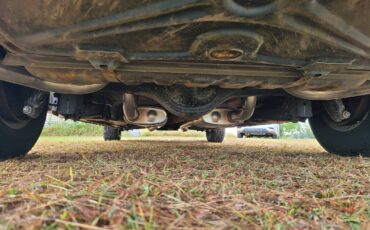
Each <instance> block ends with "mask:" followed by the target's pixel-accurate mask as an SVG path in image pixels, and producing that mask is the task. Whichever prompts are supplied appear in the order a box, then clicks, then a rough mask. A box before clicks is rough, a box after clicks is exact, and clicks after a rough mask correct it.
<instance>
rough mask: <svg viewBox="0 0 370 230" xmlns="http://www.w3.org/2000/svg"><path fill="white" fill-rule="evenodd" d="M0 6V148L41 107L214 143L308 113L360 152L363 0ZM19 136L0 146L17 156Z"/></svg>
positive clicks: (367, 27)
mask: <svg viewBox="0 0 370 230" xmlns="http://www.w3.org/2000/svg"><path fill="white" fill-rule="evenodd" d="M1 5H2V7H1V9H0V107H1V111H0V134H1V135H6V134H7V133H9V132H14V138H13V139H12V137H9V140H8V141H7V143H10V142H14V143H15V142H19V140H18V139H17V138H15V137H17V136H20V134H19V133H18V134H16V131H15V130H18V132H24V131H22V130H23V129H25V128H27V127H28V126H29V125H30V124H32V123H34V122H36V121H37V122H38V123H42V120H43V117H44V116H45V115H44V114H46V110H47V107H49V109H51V110H52V112H53V113H54V114H55V115H59V116H62V117H65V118H66V119H73V120H76V121H83V122H88V123H94V124H101V125H106V126H111V127H114V128H116V129H122V130H129V129H134V128H148V129H151V130H156V129H159V130H178V129H181V130H184V131H186V130H189V129H194V130H199V131H207V137H208V136H209V137H210V138H208V140H210V141H215V142H219V141H220V140H219V138H216V136H217V135H222V133H221V134H220V132H219V130H222V129H224V128H225V127H235V126H246V125H255V124H266V123H280V122H288V121H293V122H297V121H305V120H306V119H310V121H311V125H312V126H313V127H312V128H313V131H314V133H315V135H316V137H317V138H318V140H319V142H320V143H321V144H322V145H323V146H324V148H325V149H327V150H328V151H330V152H334V153H338V154H341V155H357V154H364V155H368V154H369V152H370V140H369V139H370V138H367V137H366V136H367V134H368V133H369V132H368V129H367V128H370V118H369V119H368V113H369V101H368V95H369V94H370V23H369V22H370V14H369V13H368V12H370V2H369V1H368V0H342V1H335V0H296V1H291V0H248V1H243V0H145V1H144V0H125V1H123V0H104V1H95V0H94V1H92V0H65V1H56V0H55V1H46V0H3V1H2V3H1ZM40 117H41V118H40ZM1 122H2V123H1ZM2 126H3V131H1V127H2ZM41 128H42V127H41ZM32 130H36V131H34V132H35V133H34V134H32V135H31V136H34V135H39V132H40V130H41V129H40V130H39V129H35V128H33V129H32ZM216 134H217V135H216ZM326 136H331V139H330V140H327V138H328V137H326ZM333 138H334V139H336V140H347V139H348V138H354V139H357V140H358V141H357V142H356V143H353V144H352V145H348V146H341V145H338V144H336V143H334V139H333ZM27 140H28V141H29V142H30V144H29V145H27V146H28V147H25V148H24V149H16V150H14V149H12V148H11V147H7V146H8V145H9V144H7V143H6V142H5V141H2V142H3V144H1V143H0V154H1V152H4V154H5V152H19V153H20V154H23V153H22V152H25V151H26V150H27V151H28V150H29V148H30V147H29V146H31V147H32V145H33V144H32V143H34V138H30V139H27ZM36 140H37V138H36ZM328 142H330V143H329V144H328ZM27 143H28V142H27ZM22 150H23V151H22ZM13 155H14V154H13Z"/></svg>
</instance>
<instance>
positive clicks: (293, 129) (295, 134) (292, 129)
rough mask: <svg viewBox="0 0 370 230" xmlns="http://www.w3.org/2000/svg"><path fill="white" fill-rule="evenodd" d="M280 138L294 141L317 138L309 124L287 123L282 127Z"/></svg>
mask: <svg viewBox="0 0 370 230" xmlns="http://www.w3.org/2000/svg"><path fill="white" fill-rule="evenodd" d="M280 136H281V137H282V138H292V139H313V138H315V137H314V135H313V133H312V130H311V128H310V126H309V125H308V124H307V123H302V122H299V123H291V122H289V123H285V124H281V125H280Z"/></svg>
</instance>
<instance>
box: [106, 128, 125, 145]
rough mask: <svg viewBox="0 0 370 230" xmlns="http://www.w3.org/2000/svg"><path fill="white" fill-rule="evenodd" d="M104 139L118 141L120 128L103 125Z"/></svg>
mask: <svg viewBox="0 0 370 230" xmlns="http://www.w3.org/2000/svg"><path fill="white" fill-rule="evenodd" d="M104 140H105V141H120V140H121V129H118V128H113V127H110V126H104Z"/></svg>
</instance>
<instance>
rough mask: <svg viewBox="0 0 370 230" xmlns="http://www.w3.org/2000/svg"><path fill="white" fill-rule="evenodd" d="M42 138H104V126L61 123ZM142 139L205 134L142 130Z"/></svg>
mask: <svg viewBox="0 0 370 230" xmlns="http://www.w3.org/2000/svg"><path fill="white" fill-rule="evenodd" d="M42 136H44V137H45V136H49V137H61V136H89V137H91V136H103V126H100V125H93V124H88V123H83V122H73V121H59V122H56V123H54V124H53V125H50V126H49V127H45V128H44V130H43V132H42ZM140 136H141V137H153V136H154V137H155V136H158V137H204V133H203V132H196V131H188V132H179V131H154V132H151V131H149V130H147V129H142V130H140ZM122 137H123V138H125V137H131V135H130V133H129V132H122Z"/></svg>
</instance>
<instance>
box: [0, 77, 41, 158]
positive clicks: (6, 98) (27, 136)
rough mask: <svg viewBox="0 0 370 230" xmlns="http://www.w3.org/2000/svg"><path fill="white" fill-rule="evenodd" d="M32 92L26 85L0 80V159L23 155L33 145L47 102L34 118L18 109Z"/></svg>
mask: <svg viewBox="0 0 370 230" xmlns="http://www.w3.org/2000/svg"><path fill="white" fill-rule="evenodd" d="M30 92H32V90H31V89H28V88H26V87H22V86H17V85H13V84H8V83H4V82H0V111H1V112H0V159H1V160H4V159H9V158H15V157H20V156H25V155H26V154H27V153H28V151H30V150H31V148H32V147H33V146H34V145H35V143H36V142H37V140H38V138H39V137H40V135H41V131H42V129H43V127H44V123H45V119H46V113H47V108H48V106H47V103H45V105H44V107H43V108H42V112H41V114H40V115H39V116H38V117H37V118H36V119H31V118H28V117H26V116H25V115H23V113H22V112H21V111H19V110H21V109H22V107H23V105H24V100H23V99H24V98H25V97H26V96H27V95H29V94H30Z"/></svg>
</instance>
